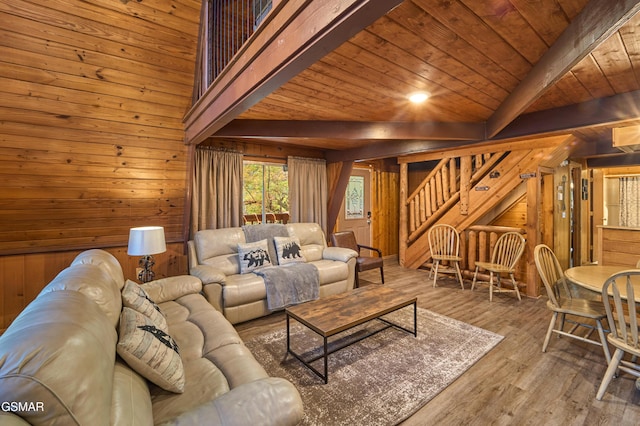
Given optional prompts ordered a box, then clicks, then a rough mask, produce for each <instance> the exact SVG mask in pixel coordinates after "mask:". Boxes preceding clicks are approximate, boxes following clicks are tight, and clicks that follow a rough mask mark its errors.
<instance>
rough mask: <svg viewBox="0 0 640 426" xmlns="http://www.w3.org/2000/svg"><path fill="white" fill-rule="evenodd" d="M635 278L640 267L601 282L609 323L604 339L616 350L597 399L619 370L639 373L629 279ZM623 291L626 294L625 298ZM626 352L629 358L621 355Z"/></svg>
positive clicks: (639, 344) (639, 348) (639, 346)
mask: <svg viewBox="0 0 640 426" xmlns="http://www.w3.org/2000/svg"><path fill="white" fill-rule="evenodd" d="M638 278H640V271H639V270H637V269H630V270H627V271H621V272H618V273H617V274H613V275H612V276H610V277H609V278H607V281H605V283H604V285H603V286H602V302H603V304H604V309H605V311H606V313H607V321H608V323H609V334H608V335H607V340H608V341H609V343H611V345H612V346H613V347H615V349H616V350H615V352H614V353H613V356H612V357H611V361H610V362H609V366H608V367H607V371H606V372H605V373H604V377H603V378H602V383H600V387H599V388H598V392H597V393H596V399H597V400H598V401H600V400H601V399H602V397H603V396H604V393H605V391H606V390H607V387H608V386H609V383H611V380H612V379H613V377H614V376H617V375H618V370H622V371H624V372H625V373H629V374H631V375H633V376H635V377H640V365H639V364H637V363H635V361H636V360H637V357H640V339H639V338H638V317H637V314H638V312H637V310H636V303H637V302H636V301H635V294H634V293H635V291H634V287H633V283H632V282H631V280H632V279H638ZM623 295H626V299H625V298H624V296H623ZM625 354H629V355H631V358H630V360H624V359H622V358H623V357H624V355H625Z"/></svg>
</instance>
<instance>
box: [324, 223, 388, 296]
mask: <svg viewBox="0 0 640 426" xmlns="http://www.w3.org/2000/svg"><path fill="white" fill-rule="evenodd" d="M331 244H332V245H333V246H334V247H344V248H348V249H351V250H355V251H356V252H358V257H357V259H356V287H359V286H360V282H359V280H358V273H359V272H362V271H368V270H370V269H377V268H380V278H381V280H382V284H384V268H383V260H382V251H380V249H377V248H375V247H369V246H365V245H362V244H358V243H357V242H356V236H355V234H354V233H353V231H340V232H335V233H333V234H331ZM361 249H367V250H371V251H375V252H376V253H378V257H374V256H362V255H360V250H361Z"/></svg>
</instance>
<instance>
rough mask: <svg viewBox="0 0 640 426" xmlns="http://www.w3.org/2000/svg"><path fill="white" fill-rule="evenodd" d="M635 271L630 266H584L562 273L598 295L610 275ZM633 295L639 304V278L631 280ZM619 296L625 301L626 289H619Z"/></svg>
mask: <svg viewBox="0 0 640 426" xmlns="http://www.w3.org/2000/svg"><path fill="white" fill-rule="evenodd" d="M629 269H635V268H633V267H632V266H601V265H584V266H576V267H573V268H569V269H567V270H566V271H564V275H565V277H566V278H567V279H568V280H569V281H571V282H573V283H575V284H576V285H579V286H580V287H583V288H586V289H587V290H591V291H594V292H596V293H598V294H600V293H602V286H603V285H604V282H605V281H606V280H607V278H609V277H610V276H611V275H613V274H615V273H618V272H620V271H626V270H629ZM632 282H633V287H634V294H635V299H636V301H638V302H640V276H639V277H633V278H632ZM620 295H621V296H622V297H623V298H624V299H626V298H627V292H626V289H624V288H621V289H620Z"/></svg>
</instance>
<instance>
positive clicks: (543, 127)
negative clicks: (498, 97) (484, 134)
mask: <svg viewBox="0 0 640 426" xmlns="http://www.w3.org/2000/svg"><path fill="white" fill-rule="evenodd" d="M639 119H640V91H635V92H628V93H622V94H619V95H614V96H609V97H606V98H600V99H596V100H593V101H588V102H583V103H579V104H574V105H567V106H565V107H560V108H553V109H548V110H545V111H538V112H533V113H530V114H525V115H522V116H520V117H518V118H517V119H515V120H514V121H513V122H512V123H511V124H509V126H507V127H506V128H505V129H504V130H502V131H501V132H500V133H498V135H496V136H495V137H494V138H493V139H512V138H519V137H527V136H530V135H534V134H553V133H566V132H568V131H572V130H579V129H583V128H588V127H594V126H606V125H612V124H624V123H631V122H636V121H638V120H639Z"/></svg>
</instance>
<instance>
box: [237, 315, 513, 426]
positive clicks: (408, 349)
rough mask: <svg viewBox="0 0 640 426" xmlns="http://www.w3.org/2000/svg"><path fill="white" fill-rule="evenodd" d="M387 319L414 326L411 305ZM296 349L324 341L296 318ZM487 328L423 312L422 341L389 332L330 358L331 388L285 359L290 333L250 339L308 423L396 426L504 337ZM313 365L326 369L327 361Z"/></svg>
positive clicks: (338, 339)
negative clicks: (290, 389) (292, 389)
mask: <svg viewBox="0 0 640 426" xmlns="http://www.w3.org/2000/svg"><path fill="white" fill-rule="evenodd" d="M385 318H387V319H389V320H391V321H393V322H395V323H398V324H401V325H403V326H406V327H408V328H412V327H413V307H407V308H404V309H402V310H400V311H397V312H394V313H391V314H389V315H386V316H385ZM291 324H292V336H291V346H292V348H293V349H294V350H295V351H296V352H297V353H302V354H305V359H308V358H306V356H311V355H313V354H315V353H317V349H316V348H319V347H320V346H321V345H322V339H321V338H320V336H318V335H317V334H315V333H313V332H311V331H310V330H308V329H306V328H304V327H302V326H301V325H300V324H298V323H297V322H295V321H294V320H291ZM381 327H383V324H382V322H380V321H372V322H369V323H367V324H364V325H363V326H360V327H358V328H356V329H354V330H352V331H349V332H345V333H343V334H339V335H338V336H334V337H333V338H331V339H329V342H330V348H331V347H332V346H335V345H342V344H344V343H346V342H348V341H350V340H353V339H357V338H358V337H360V336H361V335H362V334H364V333H366V332H368V331H372V330H375V329H379V328H381ZM502 338H503V337H502V336H500V335H498V334H495V333H492V332H490V331H487V330H483V329H481V328H478V327H475V326H472V325H469V324H466V323H463V322H460V321H457V320H454V319H452V318H449V317H446V316H443V315H439V314H436V313H434V312H431V311H429V310H426V309H420V308H418V337H414V336H413V335H412V334H409V333H406V332H403V331H400V330H397V329H395V328H389V329H387V330H384V331H382V332H380V333H378V334H375V335H373V336H371V337H368V338H366V339H364V340H362V341H360V342H357V343H355V344H353V345H351V346H347V347H346V348H344V349H342V350H340V351H338V352H335V353H334V354H332V355H329V383H328V384H326V385H325V384H324V382H323V381H322V379H320V378H319V377H318V376H316V375H315V374H314V373H312V372H311V370H309V369H307V368H306V367H305V366H303V365H302V364H301V363H300V361H298V360H297V359H295V358H294V357H293V356H291V355H289V356H285V355H286V330H285V329H280V330H277V331H274V332H271V333H269V334H265V335H262V336H260V337H257V338H254V339H252V340H249V341H247V342H246V344H247V346H248V347H249V349H251V351H252V352H253V354H254V356H255V357H256V359H257V360H258V361H259V362H260V363H261V364H262V365H263V366H264V368H265V369H266V370H267V372H268V373H269V374H270V375H272V376H278V377H284V378H286V379H288V380H290V381H291V382H292V383H293V384H294V385H295V386H296V387H297V388H298V391H299V392H300V394H301V396H302V401H303V403H304V409H305V418H304V420H303V422H302V424H303V425H332V426H333V425H367V426H368V425H394V424H397V423H399V422H401V421H402V420H404V419H406V418H407V417H409V416H411V415H412V414H413V413H415V412H416V411H417V410H418V409H419V408H420V407H422V406H423V405H425V404H426V403H427V402H429V400H431V399H432V398H433V397H434V396H436V395H437V394H438V393H439V392H440V391H442V390H443V389H444V388H446V387H447V386H448V385H449V384H451V383H452V382H453V381H454V380H455V379H456V378H458V377H459V376H460V375H461V374H462V373H464V372H465V371H466V370H467V369H468V368H469V367H471V366H472V365H473V364H474V363H475V362H476V361H478V360H479V359H480V358H482V356H484V355H485V354H486V353H487V352H489V351H490V350H491V349H492V348H493V347H495V345H497V344H498V343H499V342H500V341H501V340H502ZM314 366H315V367H316V368H317V369H318V370H320V371H323V364H322V361H317V362H316V363H315V364H314Z"/></svg>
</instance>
